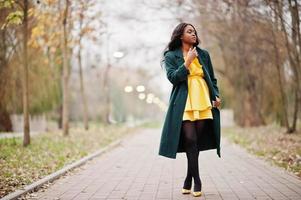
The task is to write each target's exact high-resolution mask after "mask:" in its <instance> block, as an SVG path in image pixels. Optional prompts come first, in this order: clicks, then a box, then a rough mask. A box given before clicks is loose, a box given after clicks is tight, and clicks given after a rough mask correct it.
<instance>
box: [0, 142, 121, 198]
mask: <svg viewBox="0 0 301 200" xmlns="http://www.w3.org/2000/svg"><path fill="white" fill-rule="evenodd" d="M122 140H123V139H118V140H116V141H114V142H112V143H110V144H109V145H107V146H106V147H104V148H102V149H100V150H98V151H96V152H94V153H92V154H90V155H88V156H86V157H83V158H81V159H80V160H78V161H76V162H74V163H71V164H69V165H67V166H65V167H64V168H62V169H60V170H58V171H56V172H54V173H52V174H50V175H47V176H46V177H44V178H42V179H40V180H38V181H36V182H33V183H32V184H30V185H27V186H25V187H24V188H23V189H19V190H16V191H15V192H13V193H10V194H8V195H6V196H4V197H3V198H1V200H11V199H18V198H19V197H21V196H22V195H24V194H26V193H29V192H31V191H36V190H37V189H38V188H40V187H41V186H42V185H44V184H45V183H47V182H52V181H54V180H55V179H57V178H59V177H60V176H62V175H64V174H65V173H66V172H68V171H69V170H71V169H74V168H76V167H79V166H81V165H83V164H85V163H86V162H87V161H89V160H91V159H93V158H95V157H97V156H99V155H101V154H103V153H105V152H107V151H108V150H110V149H112V148H113V147H116V146H118V145H120V143H121V142H122Z"/></svg>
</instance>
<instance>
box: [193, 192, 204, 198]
mask: <svg viewBox="0 0 301 200" xmlns="http://www.w3.org/2000/svg"><path fill="white" fill-rule="evenodd" d="M192 194H193V196H194V197H199V196H202V192H201V191H196V192H194V191H193V192H192Z"/></svg>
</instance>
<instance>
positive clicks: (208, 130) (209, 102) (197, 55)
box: [159, 23, 221, 197]
mask: <svg viewBox="0 0 301 200" xmlns="http://www.w3.org/2000/svg"><path fill="white" fill-rule="evenodd" d="M199 43H200V41H199V38H198V35H197V32H196V29H195V28H194V26H193V25H192V24H189V23H180V24H179V25H177V26H176V28H175V29H174V31H173V33H172V36H171V40H170V42H169V43H168V45H167V47H166V49H165V51H164V53H163V59H162V61H161V66H164V68H165V70H166V76H167V78H168V80H169V81H170V83H171V84H172V91H171V95H170V98H169V106H168V109H167V113H166V116H165V121H164V124H163V128H162V134H161V140H160V148H159V155H162V156H165V157H168V158H173V159H175V158H176V154H177V152H185V153H186V157H187V174H186V178H185V180H184V184H183V188H182V194H190V193H191V187H192V180H193V181H194V188H193V191H192V194H193V196H195V197H196V196H201V195H202V182H201V179H200V175H199V165H198V163H199V162H198V157H199V151H204V150H209V149H216V151H217V155H218V156H219V157H221V156H220V111H219V109H220V105H221V99H220V98H219V89H218V87H217V79H216V77H215V75H214V70H213V66H212V63H211V59H210V55H209V53H208V51H207V50H205V49H203V48H200V47H199V46H198V45H199Z"/></svg>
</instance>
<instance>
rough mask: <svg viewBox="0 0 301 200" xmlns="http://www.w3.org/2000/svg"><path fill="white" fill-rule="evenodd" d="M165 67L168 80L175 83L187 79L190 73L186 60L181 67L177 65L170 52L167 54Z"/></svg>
mask: <svg viewBox="0 0 301 200" xmlns="http://www.w3.org/2000/svg"><path fill="white" fill-rule="evenodd" d="M164 57H165V61H164V63H165V69H166V75H167V78H168V80H169V81H170V82H171V83H172V84H173V85H177V84H179V83H181V82H182V81H185V80H187V75H188V74H189V73H190V72H189V70H188V69H187V68H186V67H185V62H184V63H183V64H181V65H180V66H179V67H178V66H176V64H175V62H174V59H173V58H172V56H171V55H170V54H169V53H166V54H165V56H164Z"/></svg>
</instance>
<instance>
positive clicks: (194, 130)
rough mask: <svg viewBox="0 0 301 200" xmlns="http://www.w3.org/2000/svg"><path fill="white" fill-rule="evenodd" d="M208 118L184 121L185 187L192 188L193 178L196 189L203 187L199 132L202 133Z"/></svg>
mask: <svg viewBox="0 0 301 200" xmlns="http://www.w3.org/2000/svg"><path fill="white" fill-rule="evenodd" d="M205 121H206V120H203V119H202V120H195V121H189V120H185V121H183V122H182V123H183V124H182V128H183V132H184V137H183V138H184V148H185V151H186V156H187V175H186V179H185V181H184V186H183V188H185V189H190V188H191V184H192V178H193V180H194V191H200V190H201V189H202V183H201V179H200V175H199V162H198V158H199V150H198V147H197V137H198V135H197V134H198V133H199V134H200V133H202V132H203V129H204V126H205Z"/></svg>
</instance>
